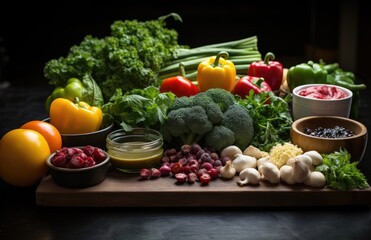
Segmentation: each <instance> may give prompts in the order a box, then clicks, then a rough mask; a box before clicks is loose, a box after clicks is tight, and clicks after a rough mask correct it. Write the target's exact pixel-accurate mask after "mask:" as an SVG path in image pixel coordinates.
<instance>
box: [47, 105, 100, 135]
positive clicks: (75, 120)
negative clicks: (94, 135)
mask: <svg viewBox="0 0 371 240" xmlns="http://www.w3.org/2000/svg"><path fill="white" fill-rule="evenodd" d="M102 120H103V112H102V110H101V109H100V108H99V107H95V106H90V105H89V104H88V103H86V102H82V101H79V100H78V99H77V100H76V103H74V102H72V101H71V100H69V99H66V98H57V99H55V100H54V101H53V102H52V103H51V105H50V123H51V124H52V125H54V126H55V127H56V128H57V129H58V130H59V132H60V133H61V134H76V133H89V132H94V131H97V130H99V129H100V127H101V124H102Z"/></svg>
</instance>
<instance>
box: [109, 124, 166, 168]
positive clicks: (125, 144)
mask: <svg viewBox="0 0 371 240" xmlns="http://www.w3.org/2000/svg"><path fill="white" fill-rule="evenodd" d="M106 147H107V152H108V154H109V155H110V161H111V164H112V166H114V167H115V168H116V169H117V170H119V171H122V172H126V173H138V172H139V171H140V169H142V168H151V167H154V166H156V165H157V164H158V163H159V162H160V161H161V158H162V156H163V152H164V150H163V137H162V134H161V133H160V132H159V131H157V130H154V129H149V128H133V129H132V130H130V131H125V130H124V129H118V130H115V131H112V132H111V133H110V134H108V136H107V139H106Z"/></svg>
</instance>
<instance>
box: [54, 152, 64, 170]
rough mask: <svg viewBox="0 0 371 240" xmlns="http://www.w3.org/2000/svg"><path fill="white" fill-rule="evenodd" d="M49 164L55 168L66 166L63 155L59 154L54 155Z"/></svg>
mask: <svg viewBox="0 0 371 240" xmlns="http://www.w3.org/2000/svg"><path fill="white" fill-rule="evenodd" d="M50 162H51V164H53V165H54V166H56V167H65V166H66V164H67V158H66V155H65V154H64V153H61V152H60V153H58V154H55V155H54V156H53V158H52V159H51V161H50Z"/></svg>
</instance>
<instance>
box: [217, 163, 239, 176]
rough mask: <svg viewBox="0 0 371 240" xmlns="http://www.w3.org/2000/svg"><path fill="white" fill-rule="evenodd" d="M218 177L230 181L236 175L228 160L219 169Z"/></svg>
mask: <svg viewBox="0 0 371 240" xmlns="http://www.w3.org/2000/svg"><path fill="white" fill-rule="evenodd" d="M219 173H220V176H221V177H222V178H225V179H231V178H233V177H234V176H235V175H236V169H235V168H234V167H233V165H232V162H231V161H230V160H228V161H227V162H226V163H225V165H224V166H223V167H221V168H220V169H219Z"/></svg>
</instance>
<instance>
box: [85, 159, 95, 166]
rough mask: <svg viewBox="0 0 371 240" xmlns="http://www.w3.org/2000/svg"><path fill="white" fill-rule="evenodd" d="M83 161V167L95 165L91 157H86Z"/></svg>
mask: <svg viewBox="0 0 371 240" xmlns="http://www.w3.org/2000/svg"><path fill="white" fill-rule="evenodd" d="M84 161H85V165H84V167H91V166H94V165H95V161H94V159H93V158H92V157H86V158H85V159H84Z"/></svg>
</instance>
